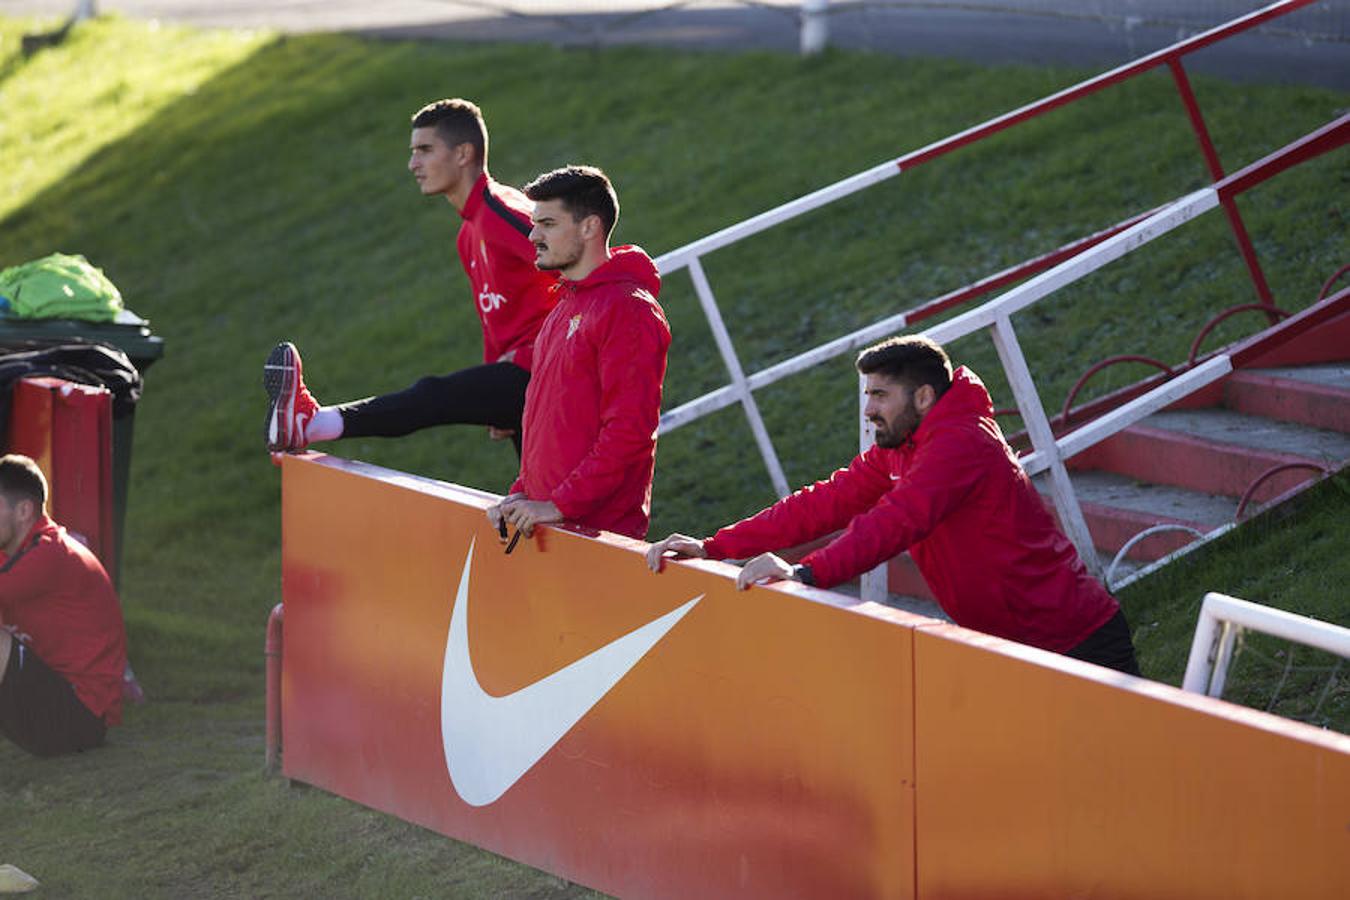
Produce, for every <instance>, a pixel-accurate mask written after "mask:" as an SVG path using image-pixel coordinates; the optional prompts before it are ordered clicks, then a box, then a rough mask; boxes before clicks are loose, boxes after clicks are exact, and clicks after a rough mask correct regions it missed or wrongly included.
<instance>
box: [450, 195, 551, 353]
mask: <svg viewBox="0 0 1350 900" xmlns="http://www.w3.org/2000/svg"><path fill="white" fill-rule="evenodd" d="M533 208H534V204H533V203H531V202H530V200H529V198H527V197H526V196H525V195H524V194H522V193H521V192H520V191H518V190H516V189H515V188H513V187H508V186H506V185H504V184H498V183H497V182H496V181H494V180H493V179H492V178H491V177H489V176H488V174H487V173H486V172H484V173H483V174H482V175H480V176H478V180H477V181H476V182H474V185H473V190H471V191H470V192H469V199H468V202H466V203H465V204H464V208H463V209H462V210H460V211H459V215H460V217H461V218H462V219H463V220H464V222H463V224H461V225H460V226H459V238H458V240H457V241H456V246H457V247H458V249H459V261H460V263H461V264H462V265H463V266H464V272H465V274H467V275H468V276H469V287H470V289H471V290H472V291H473V305H474V309H475V310H477V312H478V320H479V323H480V324H481V325H482V328H483V362H485V363H494V362H502V361H503V360H502V356H504V355H505V354H507V353H510V354H511V358H510V359H509V360H506V361H508V362H513V363H515V364H516V365H518V366H520V367H521V368H522V369H525V370H526V371H529V369H530V368H531V361H532V360H531V357H532V352H533V347H534V338H535V335H536V334H538V333H539V326H540V325H542V324H543V321H544V317H545V316H547V315H548V312H549V310H551V309H552V308H553V303H554V298H553V297H552V296H551V294H550V288H551V287H552V286H553V281H554V277H553V275H552V274H551V273H548V272H541V271H539V269H537V268H535V265H534V256H535V253H534V244H531V243H530V237H529V235H530V228H531V225H530V210H532V209H533Z"/></svg>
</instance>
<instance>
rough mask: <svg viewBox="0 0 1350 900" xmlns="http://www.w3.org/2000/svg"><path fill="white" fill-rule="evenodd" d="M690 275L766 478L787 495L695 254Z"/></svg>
mask: <svg viewBox="0 0 1350 900" xmlns="http://www.w3.org/2000/svg"><path fill="white" fill-rule="evenodd" d="M689 275H690V277H691V278H692V279H693V280H694V293H696V294H698V300H699V303H700V304H702V306H703V315H704V316H706V317H707V319H708V325H709V326H710V327H711V328H712V333H713V340H715V341H716V342H717V349H718V350H719V351H721V353H722V362H723V363H724V364H725V365H726V367H727V371H728V372H729V373H731V386H732V388H733V389H734V390H735V392H736V394H737V396H738V397H739V398H740V401H741V407H742V409H744V410H745V420H746V422H748V423H749V425H750V431H751V432H752V433H753V434H754V436H755V443H756V444H758V445H759V453H760V456H762V457H764V465H765V467H766V468H767V469H768V470H769V478H770V479H772V480H773V488H774V490H775V491H777V492H778V496H779V497H786V496H787V495H788V483H787V476H786V475H784V474H783V466H782V464H781V463H779V461H778V454H777V453H776V452H775V451H774V449H773V441H771V440H770V439H769V430H768V429H767V428H765V427H764V419H763V418H762V417H761V416H760V414H759V407H758V406H757V405H756V404H755V397H754V395H753V394H752V393H751V392H750V388H749V386H748V385H747V384H746V383H745V371H744V370H743V369H742V368H741V360H740V358H739V357H737V356H736V347H735V346H734V345H733V344H732V343H731V334H730V332H728V331H727V326H726V323H725V322H723V321H722V312H721V310H719V309H718V308H717V298H716V297H714V296H713V292H712V286H711V285H709V284H708V276H707V275H706V274H704V272H703V264H702V263H701V262H700V261H699V259H698V258H697V257H695V258H693V259H691V260H690V261H689Z"/></svg>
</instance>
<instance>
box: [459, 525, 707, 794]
mask: <svg viewBox="0 0 1350 900" xmlns="http://www.w3.org/2000/svg"><path fill="white" fill-rule="evenodd" d="M472 563H473V542H472V541H471V542H470V543H469V555H468V556H467V557H465V559H464V572H463V574H461V575H460V578H459V591H458V593H456V594H455V609H454V612H453V613H451V618H450V635H449V637H448V638H447V640H446V643H445V669H444V672H443V674H442V676H441V739H442V741H443V742H444V744H445V766H446V768H447V769H448V770H449V772H450V782H451V784H453V785H454V788H455V792H456V793H458V794H459V796H460V798H461V799H463V800H464V802H465V803H468V804H469V805H470V806H486V805H488V804H489V803H492V802H493V801H495V800H497V798H499V797H501V795H502V794H504V793H506V792H507V790H509V789H510V787H511V786H512V785H513V784H515V783H516V782H517V781H519V780H520V779H521V778H522V777H523V776H524V775H525V773H526V772H528V771H529V770H530V767H531V766H533V765H534V764H535V763H537V762H538V761H539V760H540V759H541V758H542V757H543V755H544V754H545V753H547V752H548V751H549V750H551V749H552V748H553V747H554V745H556V744H557V743H558V741H560V740H562V738H563V735H565V734H567V732H568V731H569V730H571V728H572V726H573V725H575V724H576V723H577V722H578V721H580V720H581V717H582V716H584V715H586V713H588V712H590V710H591V709H592V707H594V706H595V705H596V704H597V703H599V702H600V700H601V699H602V698H603V697H604V696H605V694H607V693H609V691H610V689H611V688H612V687H614V685H616V684H618V683H619V681H620V680H621V679H622V678H623V677H624V676H625V675H627V674H628V673H629V671H631V670H632V668H633V667H634V666H636V665H637V664H638V662H639V661H640V660H641V659H642V657H643V656H645V655H646V654H647V651H648V650H650V649H651V648H652V647H654V646H655V645H656V643H657V642H658V641H660V640H661V638H663V637H665V636H666V633H667V632H669V631H670V629H672V628H674V627H675V624H676V623H677V622H679V621H680V619H682V618H684V616H685V614H686V613H688V612H689V611H690V610H691V609H693V608H694V605H695V604H697V603H698V602H699V601H700V600H702V599H703V596H704V595H703V594H699V595H698V596H697V597H695V598H694V599H692V600H690V601H689V602H688V603H685V604H684V605H683V606H680V607H678V608H676V609H673V610H671V611H670V612H668V613H666V614H665V615H663V616H661V617H660V618H657V619H654V620H653V621H651V622H648V623H647V624H646V625H643V626H641V627H640V628H637V629H635V630H633V631H631V632H629V633H628V634H626V635H624V636H623V637H621V638H618V639H617V640H615V641H612V642H610V643H608V644H606V645H605V646H603V647H601V648H600V649H599V650H596V651H595V652H593V653H590V654H587V655H586V656H583V657H582V658H581V659H579V660H577V661H576V662H574V663H572V664H571V665H568V666H565V667H563V668H561V669H559V670H558V671H556V672H554V673H553V674H552V675H548V676H545V677H544V678H541V679H539V680H538V681H536V682H534V683H533V684H529V685H526V686H525V687H523V688H521V689H520V690H518V691H516V692H514V693H511V694H507V695H505V696H503V697H494V696H492V695H491V694H489V693H488V692H487V691H485V690H483V688H482V686H481V685H480V684H479V683H478V677H477V676H476V675H475V674H474V671H473V660H472V659H470V656H469V625H468V618H469V615H468V614H469V570H470V568H471V566H472Z"/></svg>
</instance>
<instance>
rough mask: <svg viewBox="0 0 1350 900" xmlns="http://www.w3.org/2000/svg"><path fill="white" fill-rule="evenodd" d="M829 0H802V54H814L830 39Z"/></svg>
mask: <svg viewBox="0 0 1350 900" xmlns="http://www.w3.org/2000/svg"><path fill="white" fill-rule="evenodd" d="M829 6H830V0H802V34H801V39H802V56H814V55H815V54H817V53H819V52H820V51H822V50H824V49H825V45H826V44H827V43H829V39H830V24H829V16H830V13H829Z"/></svg>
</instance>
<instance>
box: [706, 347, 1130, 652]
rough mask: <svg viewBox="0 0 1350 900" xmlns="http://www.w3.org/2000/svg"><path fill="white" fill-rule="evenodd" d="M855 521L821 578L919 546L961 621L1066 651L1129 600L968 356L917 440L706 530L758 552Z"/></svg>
mask: <svg viewBox="0 0 1350 900" xmlns="http://www.w3.org/2000/svg"><path fill="white" fill-rule="evenodd" d="M840 528H842V529H844V533H843V534H841V535H839V536H838V537H837V538H836V539H835V540H833V541H831V542H830V543H829V544H827V545H825V546H824V547H821V548H820V549H819V550H816V551H815V552H813V553H810V554H808V555H807V556H806V557H805V558H804V559H803V560H802V562H803V563H805V564H807V565H810V566H811V569H812V572H813V573H814V574H815V578H816V583H817V584H818V585H820V586H821V587H830V586H832V585H836V584H839V583H840V582H843V581H847V580H848V579H850V578H853V577H855V576H857V575H859V574H861V573H862V572H865V571H867V570H869V569H871V568H872V567H873V566H876V565H878V564H879V563H882V562H884V561H886V560H888V559H890V558H891V557H893V556H895V555H897V554H899V553H900V552H902V551H904V550H909V552H910V554H911V555H912V556H913V557H914V561H915V562H916V563H917V564H918V566H919V571H921V572H922V573H923V576H924V578H925V579H926V580H927V582H928V585H929V587H931V588H932V589H933V594H934V595H935V596H936V597H937V599H938V602H939V603H941V604H942V608H943V609H944V610H946V612H947V614H948V615H950V616H951V617H952V620H953V621H955V622H956V623H957V624H958V625H962V626H965V627H967V628H973V629H976V630H978V631H983V632H985V633H987V634H993V635H997V636H999V637H1005V638H1010V639H1011V640H1014V641H1020V642H1021V643H1024V644H1030V645H1032V646H1034V647H1040V648H1042V649H1045V650H1052V651H1054V652H1057V653H1063V652H1064V651H1066V650H1070V649H1072V648H1073V647H1075V646H1077V645H1078V644H1080V643H1082V641H1083V640H1084V639H1085V638H1086V637H1087V636H1088V635H1090V634H1091V633H1092V632H1094V631H1096V630H1097V629H1098V628H1100V627H1101V626H1102V625H1104V624H1105V623H1106V622H1107V620H1109V619H1110V618H1111V617H1112V616H1114V615H1115V613H1116V610H1117V609H1118V606H1117V604H1116V601H1115V599H1113V598H1112V597H1111V595H1110V594H1108V593H1107V592H1106V589H1105V588H1103V587H1102V585H1101V583H1100V582H1098V581H1097V580H1096V579H1095V578H1093V577H1092V576H1091V575H1090V574H1089V573H1088V571H1087V569H1086V568H1085V567H1084V565H1083V563H1082V560H1080V559H1079V557H1078V552H1077V551H1076V550H1075V549H1074V546H1073V544H1072V543H1071V542H1070V541H1069V539H1068V538H1066V537H1065V536H1064V534H1063V533H1062V532H1061V531H1060V530H1059V527H1058V525H1057V524H1056V523H1055V520H1054V518H1053V517H1052V516H1051V515H1050V513H1049V512H1048V511H1047V510H1046V508H1045V504H1044V503H1043V501H1042V500H1041V497H1040V495H1039V494H1038V493H1037V492H1036V489H1035V488H1034V487H1033V486H1032V484H1031V480H1030V479H1029V478H1027V476H1026V473H1025V472H1023V471H1022V467H1021V466H1019V465H1018V464H1017V459H1016V456H1015V455H1014V454H1013V451H1012V448H1011V447H1009V446H1008V444H1007V442H1006V441H1004V439H1003V433H1002V432H1001V431H999V427H998V425H997V424H996V423H995V422H994V410H993V404H992V403H991V402H990V399H989V392H988V391H986V390H985V387H984V384H982V383H981V382H980V380H979V378H978V377H977V376H976V375H975V374H974V373H973V372H971V371H970V370H969V369H967V368H965V367H964V366H963V367H961V368H959V369H957V370H956V372H955V373H954V375H953V377H952V385H951V387H950V388H949V389H948V390H947V392H946V393H945V394H943V395H942V397H941V398H940V399H939V400H938V401H937V403H936V404H934V405H933V407H932V408H931V409H930V410H929V411H928V413H927V414H926V415H925V416H924V417H923V420H922V421H921V422H920V423H919V427H918V428H916V429H915V431H914V434H913V435H912V436H911V438H910V440H908V441H906V442H905V443H904V444H903V445H902V446H900V447H898V448H895V449H884V448H881V447H871V448H869V449H868V450H867V451H865V452H864V453H862V454H861V455H860V456H858V457H856V458H855V459H854V460H853V462H852V463H851V464H850V465H849V467H848V468H847V469H840V470H838V471H837V472H835V473H834V474H833V475H831V476H830V477H829V479H827V480H825V481H820V482H817V483H816V484H814V485H812V486H810V487H806V488H803V489H802V490H800V491H797V493H795V494H793V495H792V496H790V497H787V498H785V499H783V500H781V501H779V502H778V503H776V504H774V505H773V506H771V507H769V508H768V509H766V510H764V511H763V512H761V513H759V514H758V515H755V516H752V517H750V518H748V519H744V520H742V521H740V522H737V523H735V524H734V525H729V526H727V527H726V528H723V529H722V530H721V531H718V532H717V534H715V535H713V536H712V537H711V538H709V539H708V540H706V541H704V544H703V546H704V549H705V550H706V551H707V553H708V556H709V557H710V558H712V559H726V558H729V557H730V558H737V559H740V558H745V557H749V556H754V555H755V554H758V553H763V552H765V551H770V550H776V549H780V548H783V547H790V546H793V545H794V544H800V543H804V542H806V541H808V540H811V539H814V538H817V537H820V536H821V535H824V534H829V533H830V532H832V531H836V530H838V529H840Z"/></svg>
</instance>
